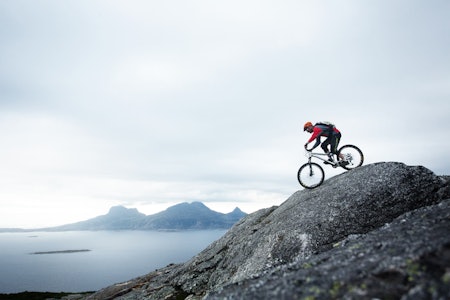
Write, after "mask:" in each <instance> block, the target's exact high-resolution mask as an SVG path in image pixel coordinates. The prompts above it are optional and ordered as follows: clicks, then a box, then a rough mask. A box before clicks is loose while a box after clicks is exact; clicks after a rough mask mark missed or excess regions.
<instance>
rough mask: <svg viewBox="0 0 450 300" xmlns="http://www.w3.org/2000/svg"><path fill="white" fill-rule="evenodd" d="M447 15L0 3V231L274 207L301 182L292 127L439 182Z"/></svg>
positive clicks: (364, 4)
mask: <svg viewBox="0 0 450 300" xmlns="http://www.w3.org/2000/svg"><path fill="white" fill-rule="evenodd" d="M449 13H450V2H449V1H447V0H442V1H439V0H430V1H415V0H398V1H396V0H394V1H392V0H385V1H383V0H381V1H359V0H358V1H337V0H336V1H299V0H292V1H280V0H273V1H260V0H257V1H256V0H255V1H242V0H239V1H234V0H232V1H209V0H200V1H182V0H174V1H135V0H132V1H130V0H127V1H111V0H105V1H93V0H85V1H83V0H74V1H61V0H53V1H39V0H28V1H23V0H2V1H0V39H1V43H0V227H21V228H36V227H42V226H53V225H61V224H66V223H71V222H75V221H81V220H85V219H88V218H91V217H95V216H98V215H102V214H106V213H107V212H108V210H109V208H110V207H111V206H114V205H124V206H126V207H129V208H138V209H139V211H141V212H143V213H145V214H153V213H156V212H159V211H162V210H164V209H166V208H167V207H169V206H171V205H174V204H176V203H180V202H192V201H202V202H204V203H205V204H206V205H207V206H208V207H209V208H211V209H213V210H216V211H220V212H224V213H226V212H230V211H231V210H233V208H235V207H240V208H241V209H242V210H243V211H245V212H247V213H251V212H253V211H255V210H257V209H260V208H264V207H270V206H272V205H279V204H281V203H282V202H283V201H284V200H286V199H287V198H288V197H289V196H290V195H291V194H293V193H294V192H295V191H297V190H299V189H300V185H299V184H298V182H297V179H296V173H297V170H298V167H299V166H300V165H301V164H303V163H304V162H305V161H306V158H305V156H304V150H303V144H304V143H305V142H306V140H307V139H308V138H309V136H310V135H309V134H307V133H304V132H303V130H302V127H303V124H304V123H305V122H306V121H312V122H317V121H321V120H328V121H332V122H333V123H335V124H336V125H337V127H338V128H339V129H340V130H341V132H342V134H343V138H342V140H341V145H343V144H347V143H350V144H355V145H358V146H359V147H360V148H361V149H362V150H363V152H364V154H365V159H366V161H365V164H369V163H374V162H380V161H400V162H404V163H406V164H408V165H423V166H425V167H427V168H429V169H430V170H432V171H433V172H435V173H436V174H438V175H442V174H450V160H449V152H450V140H449V137H450V134H449V132H450V101H449V96H450V18H449ZM325 171H326V172H327V174H329V175H330V176H331V175H333V174H336V171H334V170H333V169H332V168H330V167H326V166H325ZM333 172H334V173H333Z"/></svg>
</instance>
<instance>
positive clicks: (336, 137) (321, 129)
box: [303, 122, 343, 163]
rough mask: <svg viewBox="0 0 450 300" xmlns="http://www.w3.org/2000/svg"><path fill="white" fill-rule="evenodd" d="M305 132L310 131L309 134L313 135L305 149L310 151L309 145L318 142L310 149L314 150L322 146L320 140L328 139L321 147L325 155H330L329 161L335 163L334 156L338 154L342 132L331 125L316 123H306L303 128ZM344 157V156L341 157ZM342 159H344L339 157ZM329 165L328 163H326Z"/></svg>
mask: <svg viewBox="0 0 450 300" xmlns="http://www.w3.org/2000/svg"><path fill="white" fill-rule="evenodd" d="M303 131H308V132H309V133H312V135H311V137H310V138H309V140H308V141H307V142H306V144H305V149H306V150H308V144H309V143H311V142H312V141H314V140H316V142H315V144H314V146H313V147H312V148H311V149H310V150H313V149H314V148H316V147H317V146H319V144H320V138H321V137H322V136H323V137H326V139H325V141H323V143H322V145H321V146H320V147H321V148H322V149H323V151H324V152H325V153H327V154H328V157H329V159H328V160H329V161H330V162H334V160H333V154H336V155H337V154H338V153H337V147H338V145H339V141H340V139H341V132H340V131H339V130H338V129H337V128H336V127H335V126H334V125H333V124H331V123H325V122H324V123H316V124H315V125H313V124H312V123H311V122H306V123H305V125H304V126H303ZM328 145H330V147H331V149H330V150H329V149H328ZM341 156H342V155H341ZM339 158H340V159H343V157H339ZM325 163H327V162H325Z"/></svg>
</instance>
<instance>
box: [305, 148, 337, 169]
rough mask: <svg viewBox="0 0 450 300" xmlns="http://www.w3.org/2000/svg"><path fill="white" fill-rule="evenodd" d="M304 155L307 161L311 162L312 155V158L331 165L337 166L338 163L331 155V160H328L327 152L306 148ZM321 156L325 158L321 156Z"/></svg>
mask: <svg viewBox="0 0 450 300" xmlns="http://www.w3.org/2000/svg"><path fill="white" fill-rule="evenodd" d="M305 155H306V157H307V158H308V163H311V159H312V158H313V157H314V158H317V159H320V160H322V161H324V162H326V163H328V164H330V165H332V166H333V167H337V166H338V163H337V162H336V160H335V159H334V158H333V157H332V160H333V162H331V161H329V160H328V159H329V158H330V157H329V156H328V154H327V153H319V152H312V151H308V150H306V154H305ZM322 156H323V157H325V158H322Z"/></svg>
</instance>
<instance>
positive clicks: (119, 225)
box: [0, 202, 247, 232]
mask: <svg viewBox="0 0 450 300" xmlns="http://www.w3.org/2000/svg"><path fill="white" fill-rule="evenodd" d="M246 215H247V214H246V213H244V212H242V211H241V210H240V209H239V208H238V207H236V208H235V209H234V210H233V211H232V212H230V213H228V214H224V213H219V212H216V211H213V210H211V209H209V208H208V207H207V206H206V205H205V204H203V203H201V202H192V203H187V202H183V203H180V204H177V205H174V206H171V207H169V208H168V209H166V210H164V211H162V212H160V213H157V214H153V215H145V214H143V213H140V212H139V211H138V210H137V209H136V208H126V207H123V206H113V207H111V209H110V210H109V212H108V213H107V214H106V215H102V216H98V217H95V218H92V219H88V220H85V221H81V222H77V223H71V224H66V225H61V226H56V227H46V228H37V229H21V228H0V232H33V231H79V230H81V231H83V230H86V231H98V230H158V231H167V230H170V231H178V230H206V229H228V228H230V227H231V226H233V225H234V224H235V223H236V222H237V221H239V220H240V219H241V218H243V217H244V216H246Z"/></svg>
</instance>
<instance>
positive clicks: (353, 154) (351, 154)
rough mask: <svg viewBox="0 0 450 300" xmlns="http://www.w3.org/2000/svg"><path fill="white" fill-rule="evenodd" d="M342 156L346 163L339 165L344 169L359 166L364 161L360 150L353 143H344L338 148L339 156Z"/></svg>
mask: <svg viewBox="0 0 450 300" xmlns="http://www.w3.org/2000/svg"><path fill="white" fill-rule="evenodd" d="M341 154H342V155H343V156H344V161H345V162H346V163H348V164H346V165H341V167H343V168H344V169H346V170H351V169H354V168H357V167H359V166H361V165H362V164H363V162H364V155H363V153H362V151H361V150H360V149H359V148H358V147H356V146H354V145H344V146H342V147H341V148H340V149H339V156H340V155H341Z"/></svg>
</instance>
